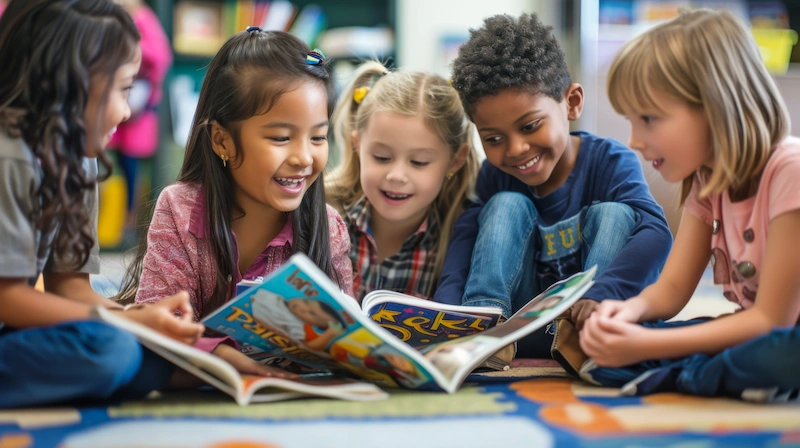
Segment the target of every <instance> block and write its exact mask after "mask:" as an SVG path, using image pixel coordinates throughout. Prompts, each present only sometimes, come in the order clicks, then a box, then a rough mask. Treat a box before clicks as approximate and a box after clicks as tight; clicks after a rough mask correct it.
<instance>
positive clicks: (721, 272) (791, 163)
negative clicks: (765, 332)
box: [686, 137, 800, 309]
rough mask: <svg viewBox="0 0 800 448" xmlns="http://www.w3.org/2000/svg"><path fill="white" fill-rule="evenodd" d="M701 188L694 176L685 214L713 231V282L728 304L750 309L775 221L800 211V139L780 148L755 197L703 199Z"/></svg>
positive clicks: (723, 194) (765, 170)
mask: <svg viewBox="0 0 800 448" xmlns="http://www.w3.org/2000/svg"><path fill="white" fill-rule="evenodd" d="M701 186H702V181H701V180H700V178H699V176H695V179H694V185H693V186H692V191H691V192H690V193H689V197H688V198H687V199H686V210H687V211H688V212H689V213H691V214H692V215H694V216H696V217H697V218H699V219H701V220H703V221H704V222H706V223H707V224H708V225H710V226H712V231H713V235H712V237H711V254H712V255H711V264H712V266H713V267H714V283H717V284H721V285H723V290H724V294H725V297H726V298H727V299H728V300H730V301H731V302H735V303H738V304H739V305H741V306H742V308H745V309H746V308H750V307H751V306H753V302H754V301H755V298H756V292H757V291H758V281H759V278H760V276H761V266H762V265H763V262H762V260H763V258H764V251H765V250H766V248H767V238H768V235H767V232H768V230H769V223H770V220H772V219H773V218H775V217H776V216H778V215H780V214H782V213H786V212H788V211H791V210H796V209H800V139H798V138H796V137H788V138H786V139H785V140H784V141H783V142H781V144H780V145H779V146H778V147H777V148H775V150H774V152H773V154H772V155H771V156H770V158H769V160H768V161H767V165H766V167H765V168H764V172H763V175H762V177H761V181H760V183H759V185H758V192H757V193H756V194H755V196H753V197H750V198H748V199H745V200H743V201H739V202H731V199H730V197H729V196H728V193H727V192H725V193H722V194H712V195H709V196H708V197H706V198H703V199H699V198H698V197H697V194H698V193H699V191H700V189H701Z"/></svg>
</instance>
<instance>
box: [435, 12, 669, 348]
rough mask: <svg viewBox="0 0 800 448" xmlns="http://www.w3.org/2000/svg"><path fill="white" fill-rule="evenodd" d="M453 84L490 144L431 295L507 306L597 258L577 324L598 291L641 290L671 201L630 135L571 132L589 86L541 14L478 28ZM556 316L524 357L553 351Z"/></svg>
mask: <svg viewBox="0 0 800 448" xmlns="http://www.w3.org/2000/svg"><path fill="white" fill-rule="evenodd" d="M453 86H454V87H455V88H456V90H457V91H458V93H459V95H460V97H461V100H462V102H463V103H464V108H465V110H466V112H467V114H468V115H469V117H470V119H471V120H472V121H473V122H474V123H475V125H476V127H477V129H478V133H479V135H480V139H481V142H482V143H483V147H484V150H485V152H486V161H484V163H483V166H482V167H481V170H480V173H479V176H478V182H477V185H476V194H477V196H478V200H477V202H476V203H474V204H472V206H471V207H470V208H469V209H467V210H466V211H465V212H464V213H463V214H462V216H461V217H460V218H459V220H458V221H457V222H456V224H455V228H454V229H453V235H454V236H453V238H452V240H451V242H450V245H449V248H448V251H447V258H446V260H445V265H444V270H443V272H442V276H441V283H440V285H439V288H438V289H437V291H436V295H435V297H434V300H436V301H438V302H443V303H452V304H463V305H475V306H492V305H493V306H499V307H500V308H502V309H503V313H504V315H505V316H509V315H510V314H512V313H514V312H516V311H517V310H518V309H519V308H521V307H522V306H523V305H525V304H526V303H527V302H528V301H529V300H530V299H531V298H533V297H534V296H536V295H537V294H538V293H539V292H540V291H543V290H544V289H545V288H547V287H548V286H549V285H551V284H553V283H554V282H556V281H557V280H561V279H564V278H566V277H568V276H570V275H571V274H574V273H576V272H578V271H581V270H584V269H587V268H589V267H591V266H592V265H597V266H598V275H597V278H596V279H595V280H596V283H595V285H594V286H593V287H592V288H591V289H590V290H589V291H588V292H587V293H586V295H585V297H584V298H582V299H581V300H580V301H578V302H577V303H576V304H575V306H574V307H573V309H572V320H573V322H575V324H576V326H577V327H578V329H580V328H581V327H582V325H583V322H584V321H585V319H586V318H587V317H588V316H589V314H590V313H591V311H592V310H593V309H594V307H595V306H596V305H597V303H598V302H599V301H602V300H606V299H614V300H624V299H627V298H629V297H633V296H636V295H637V294H638V293H639V292H640V291H641V290H642V289H644V287H645V286H647V285H649V284H650V283H652V282H653V281H655V280H656V278H657V277H658V274H659V271H660V270H661V267H662V266H663V264H664V261H665V260H666V256H667V254H668V253H669V250H670V246H671V245H672V235H671V233H670V230H669V227H668V225H667V221H666V219H665V218H664V214H663V210H662V209H661V207H660V206H659V205H658V204H657V203H656V202H655V200H654V199H653V197H652V195H651V194H650V190H649V188H648V186H647V183H646V182H645V179H644V175H643V173H642V167H641V164H640V162H639V160H638V159H637V157H636V155H635V154H634V153H633V151H631V150H630V149H628V148H627V147H625V146H624V145H622V144H621V143H619V142H617V141H615V140H611V139H606V138H602V137H598V136H596V135H592V134H590V133H588V132H570V129H569V122H570V121H574V120H577V119H578V118H579V117H580V114H581V110H582V108H583V87H581V85H580V84H577V83H574V82H572V79H571V77H570V74H569V71H568V70H567V64H566V62H565V59H564V52H563V51H562V50H561V48H560V46H559V44H558V42H557V41H556V39H555V37H554V36H553V34H552V27H549V26H545V25H543V24H542V23H541V22H540V21H539V19H538V17H537V16H536V15H535V14H523V15H522V16H520V17H519V18H514V17H511V16H508V15H497V16H494V17H490V18H488V19H486V20H485V21H484V24H483V26H482V27H481V28H479V29H477V30H470V38H469V40H468V41H467V42H466V43H465V44H464V45H462V46H461V48H460V49H459V52H458V57H457V58H456V60H455V62H454V63H453ZM552 340H553V336H552V331H551V329H550V326H547V328H545V329H543V330H540V331H538V332H536V333H534V334H533V335H531V336H529V337H527V338H526V339H523V340H522V341H520V343H519V345H518V351H517V356H519V357H536V358H542V357H550V347H551V344H552Z"/></svg>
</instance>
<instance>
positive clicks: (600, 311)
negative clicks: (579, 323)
mask: <svg viewBox="0 0 800 448" xmlns="http://www.w3.org/2000/svg"><path fill="white" fill-rule="evenodd" d="M617 305H618V304H616V303H612V301H611V300H605V301H603V302H602V303H600V304H599V305H597V307H596V308H595V309H594V313H593V314H594V317H598V318H605V319H610V318H612V317H613V316H614V314H616V312H617Z"/></svg>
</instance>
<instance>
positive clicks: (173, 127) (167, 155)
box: [0, 0, 396, 197]
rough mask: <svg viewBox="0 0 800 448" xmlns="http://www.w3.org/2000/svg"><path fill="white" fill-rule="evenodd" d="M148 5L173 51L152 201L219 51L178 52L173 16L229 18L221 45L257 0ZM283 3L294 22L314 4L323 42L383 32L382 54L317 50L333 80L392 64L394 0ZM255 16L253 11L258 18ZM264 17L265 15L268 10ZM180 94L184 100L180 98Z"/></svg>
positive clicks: (176, 164)
mask: <svg viewBox="0 0 800 448" xmlns="http://www.w3.org/2000/svg"><path fill="white" fill-rule="evenodd" d="M0 1H2V0H0ZM147 3H148V4H149V5H150V7H151V8H152V9H153V11H154V12H155V13H156V15H157V16H158V17H159V19H160V20H161V23H162V25H163V26H164V30H165V31H166V33H167V36H168V37H169V39H170V42H171V43H172V45H173V52H174V60H173V66H172V69H171V70H170V73H169V75H168V76H167V79H166V82H165V95H164V99H163V100H162V104H161V107H160V109H159V116H160V129H159V130H160V135H161V147H160V149H159V151H158V153H157V154H156V160H155V163H154V164H153V165H154V172H153V178H152V179H153V187H154V192H153V195H154V197H155V195H157V194H158V192H159V191H160V189H161V188H162V187H163V186H164V185H167V184H169V183H170V182H172V181H173V180H174V179H175V177H176V176H177V173H178V171H179V170H180V166H181V163H182V161H183V153H184V145H185V140H186V137H187V135H188V126H189V123H187V119H188V121H189V122H190V121H191V115H192V114H193V110H194V108H193V104H194V103H193V101H196V99H192V98H191V94H192V92H194V94H196V93H197V92H199V90H200V86H201V84H202V80H203V77H204V76H205V70H206V67H207V66H208V63H209V62H210V61H211V58H212V57H213V53H215V52H216V49H217V48H218V46H217V47H216V48H214V47H213V45H209V46H208V47H209V48H204V49H203V51H201V53H206V54H198V52H185V51H181V50H182V48H181V45H177V47H178V48H176V37H177V38H178V39H180V36H176V33H178V34H179V33H180V30H179V29H176V16H179V15H180V14H182V13H185V7H186V6H187V5H201V6H207V7H208V8H210V9H216V10H219V11H222V12H223V16H224V15H225V14H227V18H226V17H222V18H221V20H222V23H221V26H222V30H221V36H220V39H221V41H220V43H219V44H220V45H221V42H224V40H225V39H227V38H228V37H229V36H230V35H232V34H233V33H234V32H238V31H242V30H243V29H244V28H245V27H246V26H247V25H250V24H252V23H248V24H247V25H244V23H243V20H242V19H241V18H239V17H237V18H238V19H239V20H235V19H233V18H232V17H233V16H236V15H238V14H239V11H241V9H242V5H245V9H246V10H248V11H249V10H250V9H249V8H251V7H252V6H250V5H253V4H255V5H258V4H259V1H255V2H254V1H248V0H147ZM261 3H268V2H261ZM269 3H276V2H269ZM284 3H290V4H291V5H292V6H293V7H294V16H293V17H292V22H294V20H296V19H298V17H300V16H301V15H302V12H303V11H304V9H305V8H307V7H309V6H310V5H311V8H313V5H316V6H318V7H319V10H320V11H321V12H322V15H323V16H324V18H325V19H324V28H323V31H322V33H320V34H319V35H317V36H316V37H317V38H321V37H322V35H323V34H325V32H326V31H329V30H338V31H346V30H347V29H348V28H350V27H355V28H352V29H354V30H367V31H369V30H370V29H372V30H375V29H376V27H379V28H382V29H383V31H385V33H384V34H387V33H388V35H389V36H390V41H386V40H384V45H382V46H381V50H380V54H374V53H372V54H366V53H365V52H363V51H362V52H361V53H362V54H355V55H353V54H347V53H346V52H344V53H341V54H331V53H329V52H328V50H326V49H325V48H324V46H320V48H322V51H323V52H325V54H326V55H327V56H329V57H332V58H333V60H334V61H335V63H334V76H335V78H336V79H337V80H345V78H346V77H347V75H348V71H349V70H351V69H352V67H354V66H355V65H356V64H358V62H359V61H360V60H361V59H362V58H369V57H378V58H379V59H380V60H381V61H384V62H386V63H387V64H391V63H392V61H393V60H394V57H395V55H396V44H395V41H394V39H393V37H392V36H391V35H392V34H393V32H394V29H395V25H396V18H395V10H396V4H395V0H317V1H312V0H293V1H291V2H284ZM182 8H183V12H182ZM256 8H257V7H256ZM234 11H236V13H234ZM256 11H257V9H256ZM257 14H258V13H257V12H256V15H257ZM267 14H269V10H268V9H267ZM179 17H180V16H179ZM244 17H247V15H246V14H245V15H244ZM206 18H207V16H206ZM237 22H238V23H237ZM179 26H180V25H179ZM237 28H241V29H237ZM331 34H333V33H331ZM306 40H307V39H306ZM315 41H316V39H314V41H312V42H310V43H309V44H310V45H312V46H313V45H315V44H316V42H315ZM389 44H390V45H389ZM190 90H191V91H192V92H190ZM184 93H185V96H182V95H184ZM187 116H188V118H187ZM331 149H332V151H331V156H332V157H331V161H332V163H335V160H333V158H334V157H333V156H334V154H335V151H333V148H331Z"/></svg>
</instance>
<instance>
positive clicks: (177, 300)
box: [123, 291, 205, 345]
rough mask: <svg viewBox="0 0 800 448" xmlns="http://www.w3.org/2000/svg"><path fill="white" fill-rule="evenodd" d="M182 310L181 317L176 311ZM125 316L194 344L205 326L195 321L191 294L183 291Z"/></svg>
mask: <svg viewBox="0 0 800 448" xmlns="http://www.w3.org/2000/svg"><path fill="white" fill-rule="evenodd" d="M176 311H179V312H180V317H178V316H176V315H175V312H176ZM123 316H124V317H126V318H128V319H130V320H132V321H135V322H138V323H140V324H142V325H147V326H148V327H150V328H152V329H154V330H156V331H158V332H159V333H162V334H164V335H166V336H169V337H171V338H173V339H176V340H178V341H181V342H184V343H186V344H190V345H191V344H194V343H195V342H197V340H198V339H199V338H200V336H202V335H203V331H204V330H205V326H204V325H203V324H200V323H197V322H194V321H193V317H194V314H193V312H192V305H191V303H189V294H187V293H186V292H184V291H182V292H179V293H178V294H175V295H174V296H171V297H167V298H166V299H163V300H161V301H160V302H157V303H152V304H149V305H148V306H145V307H142V308H135V309H130V310H128V311H125V312H123Z"/></svg>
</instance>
